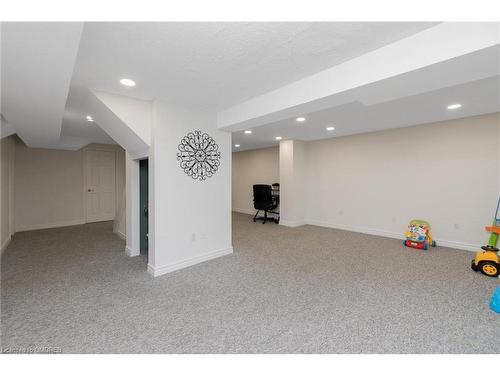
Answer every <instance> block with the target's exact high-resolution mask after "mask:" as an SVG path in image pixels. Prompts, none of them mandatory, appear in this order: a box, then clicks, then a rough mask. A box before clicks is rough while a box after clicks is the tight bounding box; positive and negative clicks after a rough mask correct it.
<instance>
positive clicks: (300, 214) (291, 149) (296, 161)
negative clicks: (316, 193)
mask: <svg viewBox="0 0 500 375" xmlns="http://www.w3.org/2000/svg"><path fill="white" fill-rule="evenodd" d="M305 158H306V143H305V142H303V141H297V140H285V141H281V142H280V180H281V181H282V183H281V186H280V224H281V225H285V226H289V227H297V226H299V225H303V224H304V223H305V222H304V213H305V204H306V195H305V185H306V183H307V182H308V181H306V179H305V168H306V160H305Z"/></svg>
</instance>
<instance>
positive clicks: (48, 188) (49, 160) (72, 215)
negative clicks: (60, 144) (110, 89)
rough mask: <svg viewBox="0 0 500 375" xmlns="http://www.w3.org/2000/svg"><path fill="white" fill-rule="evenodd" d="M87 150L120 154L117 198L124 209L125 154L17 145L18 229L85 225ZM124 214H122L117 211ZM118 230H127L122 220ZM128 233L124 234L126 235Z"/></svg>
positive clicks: (110, 148)
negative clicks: (84, 160)
mask: <svg viewBox="0 0 500 375" xmlns="http://www.w3.org/2000/svg"><path fill="white" fill-rule="evenodd" d="M85 149H100V150H115V151H116V152H117V158H116V160H117V168H116V177H115V178H116V198H117V203H118V204H117V208H119V209H120V210H121V208H122V206H123V202H119V201H118V200H120V199H122V198H123V195H124V194H123V190H124V189H125V186H124V176H125V171H124V166H125V164H124V156H123V154H124V151H123V150H122V149H121V148H119V147H117V146H111V145H90V146H88V147H85V148H84V149H81V150H79V151H64V150H51V149H41V148H28V147H26V146H25V145H23V144H22V143H18V144H17V145H16V150H15V152H16V158H15V177H14V186H15V203H14V207H15V230H16V232H17V231H24V230H34V229H42V228H52V227H60V226H67V225H77V224H83V223H85V201H84V199H85V194H84V186H83V182H84V165H83V152H84V150H85ZM117 212H118V213H120V211H117ZM119 219H120V220H119V222H118V223H117V224H116V225H115V227H116V228H123V227H124V226H125V223H124V222H123V218H121V217H120V218H119ZM123 233H124V232H123Z"/></svg>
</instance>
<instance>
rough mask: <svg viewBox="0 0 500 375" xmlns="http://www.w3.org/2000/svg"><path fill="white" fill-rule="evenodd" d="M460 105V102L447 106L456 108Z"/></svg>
mask: <svg viewBox="0 0 500 375" xmlns="http://www.w3.org/2000/svg"><path fill="white" fill-rule="evenodd" d="M461 106H462V104H460V103H456V104H450V105H449V106H448V109H458V108H460V107H461Z"/></svg>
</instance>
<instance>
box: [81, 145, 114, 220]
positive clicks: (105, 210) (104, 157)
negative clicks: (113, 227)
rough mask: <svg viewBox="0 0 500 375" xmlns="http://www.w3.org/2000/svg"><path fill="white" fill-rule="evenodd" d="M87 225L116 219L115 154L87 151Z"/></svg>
mask: <svg viewBox="0 0 500 375" xmlns="http://www.w3.org/2000/svg"><path fill="white" fill-rule="evenodd" d="M85 170H86V176H85V182H86V190H85V191H86V197H87V199H86V205H87V210H86V211H87V223H93V222H96V221H108V220H114V218H115V202H116V199H115V153H114V152H112V151H91V150H86V151H85Z"/></svg>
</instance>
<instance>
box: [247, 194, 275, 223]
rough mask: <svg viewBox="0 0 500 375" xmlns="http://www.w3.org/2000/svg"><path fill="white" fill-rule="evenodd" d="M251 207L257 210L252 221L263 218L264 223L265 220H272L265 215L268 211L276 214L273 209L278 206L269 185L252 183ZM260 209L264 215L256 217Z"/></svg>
mask: <svg viewBox="0 0 500 375" xmlns="http://www.w3.org/2000/svg"><path fill="white" fill-rule="evenodd" d="M253 207H254V208H255V209H256V210H257V212H256V213H255V216H254V217H253V221H254V222H255V221H256V220H263V223H262V224H265V223H266V221H267V220H273V219H272V218H269V217H268V216H267V214H268V213H273V214H277V213H278V212H274V211H273V210H274V209H276V207H278V200H277V199H276V198H275V197H273V194H272V188H271V185H253ZM260 211H264V217H257V215H258V214H259V212H260ZM274 222H275V223H276V224H278V223H279V218H277V219H274Z"/></svg>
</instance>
